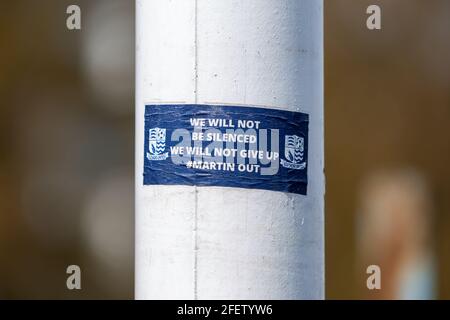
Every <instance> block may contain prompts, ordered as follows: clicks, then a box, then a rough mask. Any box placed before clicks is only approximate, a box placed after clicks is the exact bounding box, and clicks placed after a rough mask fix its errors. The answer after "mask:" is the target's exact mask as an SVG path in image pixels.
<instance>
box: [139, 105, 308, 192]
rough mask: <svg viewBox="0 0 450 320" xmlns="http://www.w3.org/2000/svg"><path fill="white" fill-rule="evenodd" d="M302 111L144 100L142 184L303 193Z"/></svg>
mask: <svg viewBox="0 0 450 320" xmlns="http://www.w3.org/2000/svg"><path fill="white" fill-rule="evenodd" d="M308 123H309V117H308V115H307V114H305V113H301V112H291V111H284V110H275V109H266V108H259V107H242V106H219V105H203V104H202V105H192V104H184V105H173V104H166V105H146V106H145V140H144V141H145V142H144V185H190V186H223V187H235V188H247V189H264V190H274V191H282V192H290V193H297V194H303V195H306V191H307V184H308V180H307V164H308Z"/></svg>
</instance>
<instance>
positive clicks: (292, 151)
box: [281, 135, 306, 170]
mask: <svg viewBox="0 0 450 320" xmlns="http://www.w3.org/2000/svg"><path fill="white" fill-rule="evenodd" d="M304 156H305V139H304V138H303V137H299V136H296V135H287V136H286V137H285V138H284V157H285V158H286V160H283V159H281V165H282V166H283V167H285V168H288V169H295V170H303V169H305V168H306V161H303V159H304Z"/></svg>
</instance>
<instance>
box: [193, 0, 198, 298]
mask: <svg viewBox="0 0 450 320" xmlns="http://www.w3.org/2000/svg"><path fill="white" fill-rule="evenodd" d="M197 13H198V0H195V15H194V19H195V21H194V41H195V42H194V56H195V57H194V64H195V66H194V69H195V71H194V72H195V74H194V76H195V79H194V100H195V104H197V103H198V48H197V47H198V24H197V22H198V14H197ZM194 193H195V209H194V229H193V237H194V300H197V299H198V292H197V290H198V288H197V286H198V284H197V282H198V271H197V266H198V255H197V254H198V230H197V227H198V219H197V218H198V190H197V186H194Z"/></svg>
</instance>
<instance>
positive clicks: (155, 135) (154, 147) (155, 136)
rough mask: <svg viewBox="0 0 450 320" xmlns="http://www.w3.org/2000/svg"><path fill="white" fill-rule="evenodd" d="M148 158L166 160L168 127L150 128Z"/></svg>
mask: <svg viewBox="0 0 450 320" xmlns="http://www.w3.org/2000/svg"><path fill="white" fill-rule="evenodd" d="M148 135H149V139H148V152H147V159H148V160H151V161H155V160H166V159H167V157H168V153H167V152H164V151H165V150H166V129H161V128H152V129H150V130H149V133H148Z"/></svg>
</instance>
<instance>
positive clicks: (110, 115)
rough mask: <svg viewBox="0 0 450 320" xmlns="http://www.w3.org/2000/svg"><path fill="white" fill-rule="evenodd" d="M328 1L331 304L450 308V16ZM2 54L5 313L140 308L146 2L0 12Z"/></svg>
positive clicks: (20, 3) (433, 4)
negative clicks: (26, 304) (71, 285)
mask: <svg viewBox="0 0 450 320" xmlns="http://www.w3.org/2000/svg"><path fill="white" fill-rule="evenodd" d="M325 2H326V4H325V57H326V58H325V72H326V74H325V86H326V95H325V100H326V103H325V130H326V131H325V144H326V146H325V148H326V150H325V151H326V178H327V193H326V291H327V294H326V295H327V298H330V299H350V298H357V299H407V298H413V299H437V298H444V299H450V166H449V163H450V41H449V40H450V1H448V0H429V1H421V0H395V1H392V0H385V1H376V0H370V1H366V0H360V1H354V0H333V1H325ZM70 4H77V5H79V6H80V7H81V17H82V18H81V19H82V20H81V21H82V30H80V31H69V30H68V29H67V28H66V19H67V17H68V15H67V14H66V8H67V7H68V6H69V5H70ZM370 4H378V5H380V6H381V7H382V30H381V31H369V30H368V29H367V28H366V19H367V15H366V8H367V7H368V6H369V5H370ZM0 49H1V50H0V97H1V102H0V299H17V298H22V299H37V298H41V299H45V298H55V299H66V298H67V299H79V298H83V299H98V298H105V299H109V298H113V299H120V298H122V299H132V298H133V290H134V285H133V277H134V275H133V269H134V261H133V259H134V252H133V251H134V247H133V241H134V234H133V229H134V228H133V224H134V213H133V206H134V204H133V201H134V199H133V197H134V195H133V184H134V182H133V179H134V1H131V0H94V1H92V0H91V1H87V0H84V1H83V0H75V1H63V0H41V1H39V2H38V1H32V0H16V1H1V2H0ZM71 264H76V265H79V266H80V267H81V270H82V290H80V291H77V290H73V291H69V290H67V288H66V278H67V276H68V275H67V274H66V268H67V266H68V265H71ZM372 264H375V265H379V266H380V267H381V270H382V289H381V290H379V291H377V290H374V291H369V290H368V289H367V287H366V279H367V277H368V275H367V274H366V268H367V266H369V265H372Z"/></svg>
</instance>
